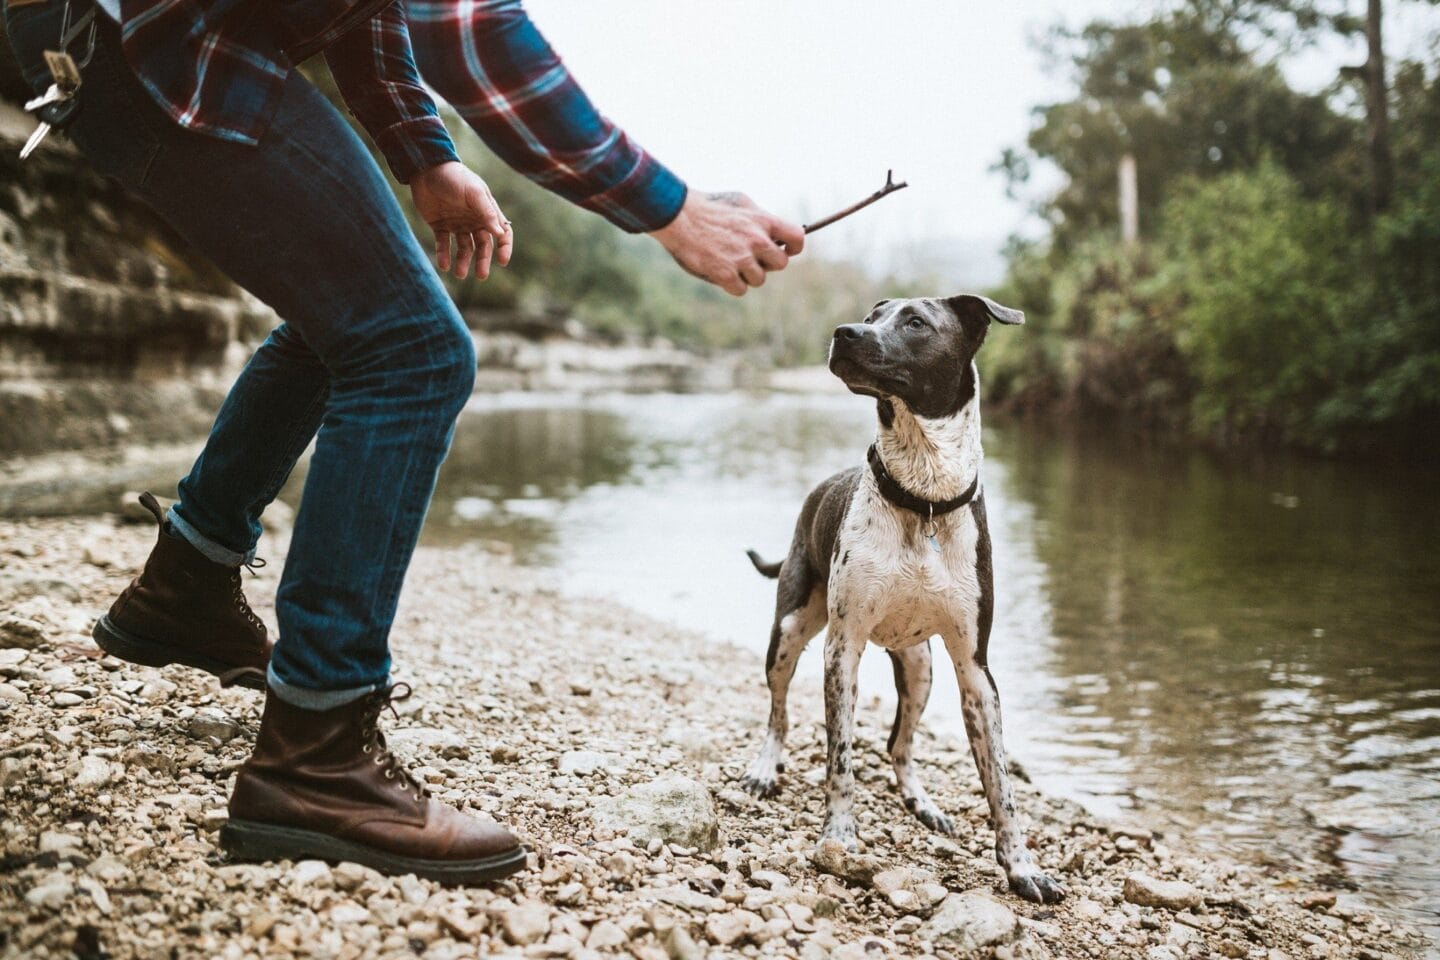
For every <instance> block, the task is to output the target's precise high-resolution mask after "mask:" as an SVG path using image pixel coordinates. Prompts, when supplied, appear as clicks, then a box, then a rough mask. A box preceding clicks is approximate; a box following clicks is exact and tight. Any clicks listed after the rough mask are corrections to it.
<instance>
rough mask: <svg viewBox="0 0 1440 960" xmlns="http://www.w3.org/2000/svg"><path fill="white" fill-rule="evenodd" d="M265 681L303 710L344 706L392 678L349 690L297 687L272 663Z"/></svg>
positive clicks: (383, 686) (290, 702)
mask: <svg viewBox="0 0 1440 960" xmlns="http://www.w3.org/2000/svg"><path fill="white" fill-rule="evenodd" d="M265 682H266V683H267V684H268V685H269V686H270V690H271V691H272V692H273V693H274V694H275V696H277V697H279V698H280V699H281V700H284V701H285V702H286V703H288V704H290V706H292V707H299V708H300V709H301V710H334V709H335V708H336V707H343V706H345V704H347V703H354V702H355V701H356V700H359V699H360V698H361V697H363V696H365V695H366V694H370V693H374V692H375V691H376V690H382V689H384V688H386V687H388V686H390V678H389V677H386V678H385V679H384V680H383V681H381V682H380V683H371V684H367V685H366V686H363V687H351V688H349V689H348V690H310V689H308V688H306V687H297V686H295V685H294V684H292V683H286V682H285V681H284V680H281V679H280V678H279V677H278V676H276V675H275V665H274V664H273V663H272V664H270V666H268V667H267V668H266V669H265Z"/></svg>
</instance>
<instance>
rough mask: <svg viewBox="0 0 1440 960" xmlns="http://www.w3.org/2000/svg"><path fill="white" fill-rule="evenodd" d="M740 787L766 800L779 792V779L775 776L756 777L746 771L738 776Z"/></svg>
mask: <svg viewBox="0 0 1440 960" xmlns="http://www.w3.org/2000/svg"><path fill="white" fill-rule="evenodd" d="M740 789H742V790H744V791H745V792H746V793H748V794H751V795H752V796H756V797H759V798H760V799H762V800H767V799H769V798H770V797H773V796H775V795H776V794H778V793H779V792H780V781H779V780H778V779H776V778H775V777H757V776H755V775H754V774H753V773H747V774H745V776H743V777H741V778H740Z"/></svg>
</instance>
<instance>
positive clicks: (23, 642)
mask: <svg viewBox="0 0 1440 960" xmlns="http://www.w3.org/2000/svg"><path fill="white" fill-rule="evenodd" d="M44 643H45V627H44V626H43V625H41V624H40V623H37V622H36V621H34V620H27V619H26V618H24V617H0V647H19V648H20V649H22V650H34V649H36V648H37V647H40V646H42V645H43V644H44Z"/></svg>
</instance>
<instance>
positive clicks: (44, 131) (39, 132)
mask: <svg viewBox="0 0 1440 960" xmlns="http://www.w3.org/2000/svg"><path fill="white" fill-rule="evenodd" d="M49 135H50V124H48V123H46V122H45V121H44V120H41V121H40V126H38V127H36V128H35V132H34V133H32V134H30V139H29V140H26V141H25V146H23V147H21V148H20V159H21V160H24V159H25V158H27V157H29V156H30V154H32V153H34V152H35V148H36V147H38V146H40V141H41V140H44V139H45V138H46V137H47V136H49Z"/></svg>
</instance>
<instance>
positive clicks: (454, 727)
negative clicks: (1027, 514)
mask: <svg viewBox="0 0 1440 960" xmlns="http://www.w3.org/2000/svg"><path fill="white" fill-rule="evenodd" d="M152 536H153V534H152V532H151V529H150V528H147V527H143V526H132V525H128V524H124V523H119V522H117V521H116V520H115V519H113V518H106V519H100V520H53V521H48V520H47V521H42V522H36V523H28V524H15V523H0V804H3V836H0V956H3V957H20V956H24V957H69V956H75V955H79V956H85V957H99V956H114V957H131V956H140V957H172V956H173V957H232V956H234V957H240V956H257V955H261V956H274V955H282V956H284V955H295V956H316V957H335V958H353V957H368V956H394V957H401V956H408V957H414V956H424V957H428V958H448V957H471V956H503V955H514V956H522V955H523V956H536V957H596V956H613V955H622V956H634V957H637V958H641V960H651V958H654V960H665V958H698V957H701V956H704V955H706V954H708V955H710V956H766V957H769V956H787V957H790V956H798V957H804V958H819V957H824V956H834V957H839V958H845V957H867V958H875V957H883V956H917V955H927V954H933V955H936V956H939V957H971V956H974V957H992V956H993V957H1000V958H1006V957H1009V958H1027V957H1029V958H1041V957H1059V958H1071V957H1076V958H1078V957H1096V958H1112V957H1116V958H1130V957H1136V958H1146V960H1167V958H1170V960H1174V958H1184V957H1210V956H1217V955H1218V956H1226V957H1249V958H1264V960H1279V958H1284V957H1289V958H1297V960H1298V958H1305V957H1316V958H1319V957H1358V958H1379V957H1392V956H1394V957H1410V956H1416V955H1418V950H1419V946H1418V944H1416V943H1414V942H1413V941H1412V940H1411V934H1410V933H1409V931H1407V930H1404V929H1402V928H1398V927H1393V926H1392V925H1391V923H1389V922H1388V921H1386V920H1385V919H1383V918H1380V917H1376V916H1373V915H1370V914H1368V913H1366V912H1365V911H1364V909H1362V908H1361V907H1359V906H1358V905H1357V904H1356V903H1355V902H1354V901H1353V898H1352V897H1351V896H1350V895H1348V894H1345V893H1341V894H1340V895H1339V896H1338V897H1337V896H1336V894H1335V892H1334V891H1333V890H1329V889H1326V888H1324V887H1323V885H1322V883H1323V879H1324V878H1320V877H1307V876H1296V875H1293V874H1285V873H1280V872H1277V871H1275V870H1270V869H1266V868H1264V867H1262V866H1258V865H1252V864H1241V863H1237V862H1234V861H1230V860H1226V859H1223V858H1218V857H1216V856H1214V855H1209V854H1207V852H1206V851H1202V850H1197V849H1194V848H1192V847H1190V846H1189V845H1188V844H1187V843H1186V841H1185V838H1183V837H1178V836H1166V837H1160V836H1154V835H1152V834H1150V833H1148V832H1147V831H1144V830H1138V829H1120V828H1116V827H1113V826H1112V827H1108V828H1107V826H1105V825H1103V824H1099V823H1096V822H1094V820H1093V819H1092V818H1090V817H1089V816H1088V815H1087V814H1086V813H1085V812H1084V811H1082V810H1081V809H1080V808H1078V807H1076V806H1075V805H1073V804H1070V803H1067V802H1063V801H1059V800H1055V799H1052V798H1049V797H1046V796H1044V795H1041V794H1039V793H1037V792H1035V791H1034V790H1032V789H1030V788H1029V787H1028V785H1026V784H1024V783H1021V784H1019V796H1020V805H1021V807H1022V809H1023V810H1024V811H1025V813H1026V814H1027V815H1028V816H1029V818H1030V820H1031V836H1032V838H1033V840H1034V842H1035V844H1036V846H1037V855H1038V858H1039V861H1040V863H1041V865H1042V866H1043V867H1044V868H1045V869H1047V870H1049V871H1051V872H1052V873H1054V874H1055V875H1057V876H1059V877H1060V879H1062V880H1063V882H1065V883H1066V884H1067V886H1068V888H1069V891H1070V896H1069V898H1068V899H1067V900H1066V901H1065V902H1064V903H1062V904H1061V905H1059V906H1058V907H1052V908H1042V907H1038V906H1035V905H1032V904H1028V903H1024V902H1022V901H1020V900H1018V899H1017V898H1015V897H1013V896H1011V895H1009V894H1008V893H1006V892H1005V891H1004V887H1003V877H1002V876H1001V873H1000V871H999V868H998V867H997V866H996V865H995V863H994V860H993V858H992V856H991V853H990V845H991V842H992V836H991V833H990V830H989V828H988V827H987V826H986V824H985V804H984V801H983V798H982V797H981V795H980V793H979V788H978V783H977V781H976V778H975V775H974V771H973V768H972V766H971V764H970V760H969V756H968V753H967V752H966V750H965V747H964V745H963V744H962V743H960V742H958V741H956V740H954V739H952V738H950V737H947V736H932V735H929V734H927V733H923V732H922V736H921V741H922V742H921V744H920V747H919V755H920V756H921V758H922V767H923V769H925V771H926V773H927V776H928V782H929V787H930V790H931V793H932V795H933V796H935V798H936V800H937V801H938V802H939V803H940V804H941V805H942V806H943V807H944V808H945V809H946V810H948V811H950V812H951V814H952V816H954V817H955V819H956V821H957V824H958V829H959V835H958V836H956V837H953V838H946V837H939V836H935V835H932V834H930V833H929V832H927V831H926V830H925V829H924V828H923V827H921V825H920V824H919V823H917V822H915V821H914V820H913V819H911V818H910V817H909V815H908V814H906V813H905V811H904V810H903V808H902V807H901V806H900V803H899V801H898V799H897V797H896V796H895V794H894V792H893V787H892V782H891V774H890V770H889V764H888V762H887V761H886V760H885V758H884V757H883V756H882V753H881V751H882V750H883V747H884V743H885V738H886V735H887V733H888V723H889V718H888V716H882V715H880V713H879V712H878V711H876V710H873V709H866V710H862V712H861V714H860V717H859V738H860V746H861V748H862V749H860V750H859V751H858V752H857V775H858V780H859V791H858V796H857V801H858V818H859V823H860V827H861V836H862V840H863V841H864V855H862V856H859V857H846V856H843V855H838V854H837V852H836V851H835V850H825V851H821V853H820V855H818V856H817V852H816V850H815V838H816V836H817V835H818V832H819V826H820V820H821V814H822V796H821V790H820V789H819V786H818V783H819V779H820V776H821V772H822V769H821V768H822V765H823V756H824V752H823V751H824V731H823V728H822V726H821V724H820V722H819V718H820V715H821V710H820V702H819V692H818V690H813V689H805V686H806V685H804V684H801V685H798V686H797V688H796V689H795V690H794V691H793V692H792V697H791V701H792V702H791V711H792V718H793V719H794V720H795V721H796V723H795V729H794V730H793V732H792V735H791V753H790V770H789V772H788V773H787V774H786V776H785V779H784V789H783V791H782V793H781V795H780V796H779V797H778V798H776V799H774V800H769V801H757V800H753V799H752V798H750V797H749V796H748V795H746V794H744V793H742V792H741V791H740V790H738V789H737V787H736V780H737V778H738V777H739V775H740V773H741V772H742V771H743V769H744V766H745V764H746V762H748V760H749V759H750V752H751V750H753V749H754V748H755V746H756V744H757V742H758V741H757V738H758V736H759V733H760V728H761V722H762V718H763V716H764V710H765V704H766V698H765V693H764V689H763V681H762V680H761V675H760V664H759V663H758V658H757V657H755V656H754V655H753V654H751V653H747V652H744V651H738V650H736V649H735V648H733V647H728V646H724V645H718V644H715V643H713V642H709V641H706V640H705V639H704V638H702V637H698V636H696V635H693V634H688V633H685V632H683V631H679V630H676V629H674V628H672V627H670V626H667V625H665V624H663V623H658V622H655V621H652V620H649V619H646V618H644V617H641V616H638V615H636V614H634V613H632V612H630V611H627V610H625V609H622V608H620V607H617V606H614V605H612V604H608V603H605V602H600V601H593V600H577V599H573V598H567V597H563V596H560V595H559V594H557V593H556V592H555V591H554V589H552V587H551V586H550V585H547V583H546V580H545V578H544V577H542V576H538V575H536V574H534V573H532V572H529V571H525V570H520V569H516V568H513V567H511V566H510V565H508V564H507V563H506V562H505V561H504V559H503V557H497V556H493V555H491V554H488V553H486V552H484V551H482V550H480V549H478V548H477V549H467V550H446V551H439V550H422V551H421V553H420V555H419V557H418V558H417V561H416V564H415V567H414V569H413V570H412V572H411V575H410V579H409V586H408V587H407V591H406V595H405V599H404V602H403V603H402V609H401V615H400V618H399V620H398V622H397V625H396V630H395V637H394V646H395V650H396V662H397V671H396V679H399V680H406V681H408V682H410V683H412V684H414V686H415V688H416V695H415V696H414V697H413V698H412V699H410V700H409V701H407V702H406V703H404V704H403V705H401V707H400V713H401V716H400V719H399V720H398V721H393V720H392V721H391V723H390V725H389V728H390V730H391V731H392V737H391V739H392V741H393V742H394V743H395V745H396V747H397V752H399V753H400V754H401V755H402V756H406V757H408V758H410V759H411V760H413V761H414V766H415V768H416V769H417V771H418V772H419V774H420V775H421V776H422V777H423V778H424V779H425V780H426V781H427V782H428V783H429V784H430V786H431V789H432V791H433V792H434V793H436V794H437V795H439V796H440V797H442V798H444V799H447V800H450V801H452V802H455V803H458V804H459V805H460V806H462V807H466V806H468V807H470V808H473V809H477V810H480V811H484V812H486V813H490V814H493V815H495V816H498V817H501V818H503V819H505V820H506V821H508V822H509V823H510V824H511V825H512V826H514V827H515V828H516V830H517V832H518V833H520V835H521V836H522V837H523V838H524V839H525V841H526V843H527V845H528V846H529V847H530V848H531V850H532V851H533V857H532V869H530V870H529V871H527V872H526V873H524V874H521V875H520V876H518V877H517V878H515V880H514V882H507V883H502V884H499V885H496V886H495V887H494V888H492V889H480V890H448V889H445V888H442V887H439V886H436V885H433V884H431V883H428V882H425V881H420V880H417V879H415V878H413V877H402V878H397V879H389V878H384V877H381V876H380V875H378V874H376V873H373V872H371V871H369V870H366V869H364V868H360V867H356V866H354V865H339V866H334V867H332V866H328V865H326V864H322V863H318V862H308V861H307V862H302V863H296V864H291V863H282V864H274V865H269V864H267V865H253V864H234V863H230V862H228V861H227V859H226V858H225V857H224V855H223V854H222V853H221V852H220V851H219V849H218V848H217V847H216V844H215V840H216V831H217V830H218V828H219V826H220V824H221V823H223V822H224V817H225V799H226V796H227V791H228V787H229V783H230V779H231V775H232V773H233V771H234V770H235V768H236V767H237V766H238V765H239V763H240V762H241V761H242V760H243V759H244V757H245V754H246V751H247V749H248V745H249V744H250V742H251V741H252V738H253V736H254V734H255V729H256V726H257V723H258V719H259V707H260V699H259V696H258V695H256V694H254V693H251V692H247V691H231V690H221V689H219V687H218V685H217V684H215V683H214V682H213V681H211V680H209V679H208V678H201V677H200V676H198V675H195V674H192V673H190V672H189V671H186V670H184V669H181V668H167V669H165V670H150V669H144V668H138V667H131V666H129V665H122V664H120V663H117V662H115V661H113V660H108V659H98V658H97V657H96V652H97V651H96V650H95V649H94V647H93V646H92V645H91V644H90V642H89V640H88V632H89V626H90V623H91V620H92V618H93V617H94V616H95V615H96V614H97V613H98V612H100V611H101V610H102V609H103V608H104V606H105V605H106V604H108V602H109V600H110V598H111V596H112V595H113V594H114V593H115V592H117V591H118V590H119V589H120V587H121V586H123V584H124V581H125V579H126V577H127V576H128V571H129V570H130V568H131V567H132V566H133V565H135V564H138V563H139V562H140V561H141V560H142V559H143V557H144V555H145V553H146V551H147V550H148V549H149V545H150V543H151V540H152ZM282 552H283V542H281V541H280V540H274V542H270V543H267V544H266V546H265V549H262V553H263V554H266V555H268V556H269V557H270V558H271V560H272V565H271V566H270V567H269V568H267V569H266V570H264V571H262V573H263V574H264V575H263V576H261V577H260V578H258V579H255V580H251V581H249V583H248V588H249V593H250V595H251V599H252V601H253V602H254V604H255V606H256V609H257V611H258V612H260V613H261V614H262V615H263V616H266V617H267V619H271V621H272V625H273V617H271V609H270V603H269V600H270V597H271V595H273V588H274V583H275V580H276V578H277V577H278V572H277V571H278V569H279V567H280V564H279V563H278V562H277V561H278V558H279V557H280V556H281V555H282Z"/></svg>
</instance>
